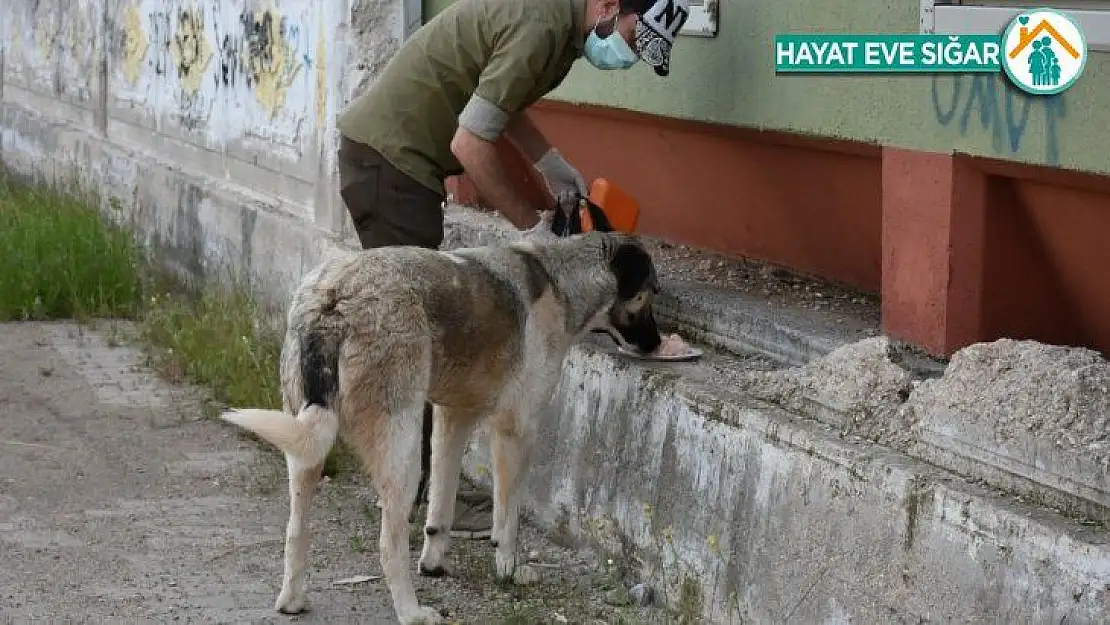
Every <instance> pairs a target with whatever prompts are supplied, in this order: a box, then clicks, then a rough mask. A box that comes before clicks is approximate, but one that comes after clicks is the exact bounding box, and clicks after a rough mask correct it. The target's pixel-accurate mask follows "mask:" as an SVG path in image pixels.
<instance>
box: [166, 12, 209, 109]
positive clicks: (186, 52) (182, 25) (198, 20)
mask: <svg viewBox="0 0 1110 625" xmlns="http://www.w3.org/2000/svg"><path fill="white" fill-rule="evenodd" d="M179 17H180V19H179V20H178V22H177V32H175V33H174V35H173V41H171V42H170V56H171V57H172V58H173V62H174V65H176V66H177V79H178V81H180V82H181V88H182V89H183V90H184V91H185V93H188V94H190V95H192V94H195V93H196V92H197V90H198V89H200V80H201V78H202V77H203V76H204V70H206V69H207V68H208V62H209V61H211V60H212V46H211V45H210V44H209V43H208V37H206V36H205V34H204V15H203V14H202V13H201V12H200V11H199V10H197V9H196V8H195V7H193V8H189V9H182V10H181V14H180V16H179Z"/></svg>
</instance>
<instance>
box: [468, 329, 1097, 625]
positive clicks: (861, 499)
mask: <svg viewBox="0 0 1110 625" xmlns="http://www.w3.org/2000/svg"><path fill="white" fill-rule="evenodd" d="M565 376H566V377H565V379H564V381H563V383H562V385H561V386H560V388H559V390H558V392H557V395H556V397H555V401H554V402H553V404H552V405H553V406H554V408H553V409H552V410H551V411H550V412H549V413H548V414H546V415H545V421H544V425H543V431H542V435H541V440H542V441H543V443H542V448H541V449H540V450H538V451H537V453H536V454H535V462H536V465H535V467H534V469H533V472H532V474H531V476H530V480H529V483H528V489H529V493H528V498H527V501H528V504H529V506H530V507H531V509H532V511H533V512H534V514H535V515H536V517H537V519H538V520H539V521H540V522H541V523H542V524H544V525H546V526H548V527H552V528H555V529H556V530H558V531H563V532H570V533H571V534H573V535H574V536H576V537H578V538H579V539H582V540H587V541H591V542H593V543H595V544H598V545H600V546H601V547H602V548H604V549H606V550H608V551H610V552H611V553H612V554H613V557H614V558H618V559H623V561H626V562H642V563H643V571H644V572H643V576H644V578H646V579H647V580H648V581H650V582H651V583H654V584H656V585H657V586H659V587H663V588H667V589H668V590H669V595H670V596H671V597H672V598H673V597H675V596H677V592H678V586H679V585H681V583H682V582H683V580H684V579H690V580H695V581H696V582H697V585H698V588H700V591H701V595H702V597H703V614H704V615H705V616H707V617H708V618H710V620H711V621H712V622H730V619H732V620H731V622H758V623H764V622H806V623H814V622H892V621H894V622H911V621H912V622H922V621H923V620H924V621H953V622H974V621H979V620H983V619H986V620H990V621H997V622H1053V623H1058V622H1067V623H1096V622H1104V620H1105V614H1106V606H1107V602H1108V601H1110V595H1108V589H1110V546H1108V542H1110V540H1108V539H1110V533H1108V532H1107V531H1106V530H1104V529H1101V528H1093V527H1084V526H1082V525H1079V524H1077V523H1075V522H1074V521H1070V520H1068V519H1065V518H1063V517H1061V516H1059V515H1056V514H1054V513H1052V512H1049V511H1046V510H1044V509H1041V508H1036V507H1033V506H1029V505H1026V504H1022V503H1019V502H1016V501H1013V500H1010V499H1004V498H1001V497H999V496H997V495H995V494H993V493H992V492H990V491H988V490H985V489H983V488H979V487H977V486H974V485H972V484H968V483H965V482H963V481H961V480H959V479H958V478H955V477H954V476H952V475H951V474H949V473H946V472H944V471H940V470H937V469H935V468H931V467H930V466H928V465H926V464H923V463H921V462H917V461H914V460H912V459H910V458H909V457H907V456H905V455H902V454H900V453H897V452H892V451H889V450H887V449H884V448H882V447H879V446H876V445H872V444H868V443H865V442H861V441H851V440H844V439H842V438H841V437H840V436H839V435H838V434H837V433H836V432H835V431H834V430H833V429H831V428H828V427H827V426H823V425H821V424H818V423H815V422H813V421H809V420H804V419H799V418H797V417H795V416H792V415H791V414H789V413H786V412H784V411H782V410H780V409H777V408H774V407H772V406H770V405H767V404H763V403H761V402H758V401H755V400H752V399H751V398H749V397H746V396H745V395H743V394H742V393H738V392H734V391H733V390H728V389H737V388H739V386H738V385H737V384H738V383H737V380H738V378H737V376H736V372H727V371H726V372H721V371H719V370H717V369H716V368H715V367H713V366H712V365H711V364H704V365H703V364H682V365H665V366H663V365H650V366H643V365H640V364H633V363H629V362H627V361H626V360H625V359H621V358H619V357H617V356H616V355H615V354H613V353H611V352H610V351H609V349H608V348H606V347H604V346H601V345H600V344H596V343H593V342H588V343H586V344H584V345H583V346H581V347H580V348H577V349H575V350H574V351H573V352H572V353H571V354H570V356H569V357H568V359H567V362H566V367H565ZM466 462H467V466H468V469H469V472H470V473H471V474H473V475H475V476H477V478H478V479H479V480H480V481H485V480H487V479H488V478H487V477H486V476H487V475H488V466H489V463H488V453H487V450H486V449H485V446H484V438H483V439H482V440H478V441H477V442H475V443H474V444H473V445H472V448H471V450H470V452H469V453H468V456H467V460H466ZM598 520H600V521H601V522H600V523H599V522H598ZM668 536H669V537H670V540H668V538H667V537H668ZM618 561H620V560H618Z"/></svg>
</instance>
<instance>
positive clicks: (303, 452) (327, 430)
mask: <svg viewBox="0 0 1110 625" xmlns="http://www.w3.org/2000/svg"><path fill="white" fill-rule="evenodd" d="M220 417H221V418H223V419H224V420H225V421H230V422H231V423H234V424H235V425H238V426H239V427H241V428H244V429H247V430H250V431H251V432H254V433H255V434H257V435H258V436H260V437H261V438H262V439H263V440H265V441H266V442H268V443H270V444H272V445H274V446H275V447H277V448H278V449H280V450H281V451H282V452H283V453H285V454H286V455H287V456H292V457H293V458H294V459H296V460H297V462H298V463H299V464H302V465H303V466H306V467H314V466H316V465H318V464H320V463H322V462H323V461H324V459H325V458H327V456H328V452H329V451H331V447H332V445H334V444H335V438H336V435H337V434H338V432H339V418H338V416H336V414H335V412H333V411H332V410H331V409H330V408H325V407H323V406H317V405H315V404H313V405H311V406H305V407H304V408H302V409H301V410H300V412H298V413H297V415H296V416H293V415H291V414H289V413H286V412H282V411H280V410H260V409H256V408H247V409H243V410H230V411H228V412H225V413H223V414H222V415H220Z"/></svg>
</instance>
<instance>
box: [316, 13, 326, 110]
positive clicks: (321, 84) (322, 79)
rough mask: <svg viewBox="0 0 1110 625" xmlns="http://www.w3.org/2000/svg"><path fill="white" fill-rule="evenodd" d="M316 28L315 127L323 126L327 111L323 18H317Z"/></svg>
mask: <svg viewBox="0 0 1110 625" xmlns="http://www.w3.org/2000/svg"><path fill="white" fill-rule="evenodd" d="M316 23H317V25H318V28H317V29H316V127H317V128H323V126H324V119H325V117H326V116H327V112H328V72H327V46H328V42H327V39H326V36H325V33H324V20H323V18H320V19H318V20H317V22H316Z"/></svg>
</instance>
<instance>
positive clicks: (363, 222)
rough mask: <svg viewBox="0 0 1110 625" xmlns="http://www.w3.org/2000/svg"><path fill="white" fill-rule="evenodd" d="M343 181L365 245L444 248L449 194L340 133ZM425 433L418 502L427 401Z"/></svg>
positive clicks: (427, 452) (427, 449)
mask: <svg viewBox="0 0 1110 625" xmlns="http://www.w3.org/2000/svg"><path fill="white" fill-rule="evenodd" d="M339 186H340V190H339V194H340V195H341V196H342V197H343V203H344V204H346V206H347V212H348V213H349V214H350V215H351V219H352V220H353V221H354V224H355V232H357V233H358V240H359V242H360V243H361V244H362V249H369V248H372V247H386V246H390V245H417V246H420V247H426V248H431V249H438V248H439V245H440V243H442V242H443V196H441V195H439V194H438V193H436V192H434V191H432V190H431V189H429V188H428V187H425V186H424V185H422V184H420V183H419V182H417V181H415V180H413V179H412V178H410V177H409V176H408V174H406V173H404V172H402V171H401V170H399V169H397V168H396V167H394V166H393V165H391V164H390V163H389V161H387V160H386V159H385V158H384V157H382V155H381V154H379V153H378V152H377V151H376V150H374V149H373V148H371V147H370V146H368V145H364V144H361V143H356V142H354V141H351V140H349V139H347V138H346V137H340V139H339ZM421 438H422V441H421V449H420V486H419V487H417V491H416V501H417V502H418V503H419V502H425V501H427V491H428V473H429V471H430V469H431V460H432V405H431V404H424V427H423V436H422V437H421Z"/></svg>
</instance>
